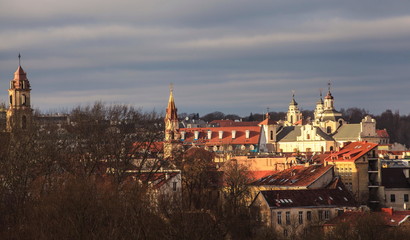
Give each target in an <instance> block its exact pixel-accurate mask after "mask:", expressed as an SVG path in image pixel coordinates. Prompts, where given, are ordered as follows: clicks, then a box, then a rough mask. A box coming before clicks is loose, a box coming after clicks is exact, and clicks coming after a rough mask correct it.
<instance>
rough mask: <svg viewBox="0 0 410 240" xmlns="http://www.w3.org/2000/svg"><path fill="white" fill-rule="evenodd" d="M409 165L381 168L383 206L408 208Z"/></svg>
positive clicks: (409, 205)
mask: <svg viewBox="0 0 410 240" xmlns="http://www.w3.org/2000/svg"><path fill="white" fill-rule="evenodd" d="M409 171H410V169H409V167H408V166H407V167H390V168H382V169H381V176H382V178H381V179H382V182H381V189H382V190H383V192H384V194H382V196H383V199H384V204H383V205H384V206H385V207H389V208H392V209H394V210H408V209H410V201H409V196H410V179H409Z"/></svg>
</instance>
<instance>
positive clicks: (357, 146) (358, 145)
mask: <svg viewBox="0 0 410 240" xmlns="http://www.w3.org/2000/svg"><path fill="white" fill-rule="evenodd" d="M376 147H377V144H376V143H369V142H352V143H349V144H348V145H346V146H344V147H343V148H342V149H340V151H338V152H335V153H331V154H330V155H329V156H328V157H327V158H326V159H325V160H326V161H329V162H330V161H346V162H355V161H356V160H357V159H359V158H361V157H362V156H363V155H365V154H366V153H368V152H369V151H371V150H372V149H374V148H376Z"/></svg>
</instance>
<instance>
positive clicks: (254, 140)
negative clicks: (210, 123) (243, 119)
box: [179, 126, 260, 146]
mask: <svg viewBox="0 0 410 240" xmlns="http://www.w3.org/2000/svg"><path fill="white" fill-rule="evenodd" d="M247 130H249V138H246V131H247ZM179 131H180V132H185V139H184V140H183V143H184V144H192V143H195V144H198V145H208V146H215V145H217V146H220V145H249V144H258V143H259V135H260V127H259V126H240V127H208V128H181V129H180V130H179ZM195 131H198V132H199V136H198V139H195ZM208 131H211V132H212V133H211V139H208ZM219 131H223V135H222V139H220V138H219ZM232 131H236V136H235V138H232Z"/></svg>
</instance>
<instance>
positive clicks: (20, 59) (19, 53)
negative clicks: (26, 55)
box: [19, 53, 21, 67]
mask: <svg viewBox="0 0 410 240" xmlns="http://www.w3.org/2000/svg"><path fill="white" fill-rule="evenodd" d="M20 60H21V55H20V53H19V67H20V66H21V62H20Z"/></svg>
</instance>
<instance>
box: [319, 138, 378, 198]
mask: <svg viewBox="0 0 410 240" xmlns="http://www.w3.org/2000/svg"><path fill="white" fill-rule="evenodd" d="M376 149H377V144H376V143H369V142H352V143H349V144H347V145H346V144H345V146H344V147H343V148H342V149H340V150H339V151H337V152H334V153H331V154H330V155H329V156H328V157H327V158H326V159H325V161H326V162H327V163H328V164H331V165H335V174H336V175H337V176H340V178H341V179H342V181H343V183H344V184H345V185H346V187H347V189H349V190H350V191H351V192H352V193H353V195H354V197H355V199H356V200H357V201H358V202H359V203H362V204H367V203H369V202H372V203H373V204H378V203H379V199H378V198H379V195H380V194H379V186H380V166H379V161H378V157H377V154H376Z"/></svg>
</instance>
